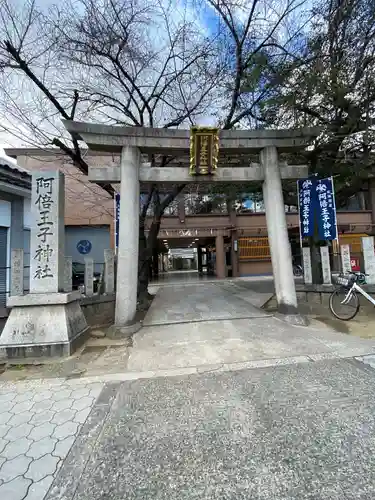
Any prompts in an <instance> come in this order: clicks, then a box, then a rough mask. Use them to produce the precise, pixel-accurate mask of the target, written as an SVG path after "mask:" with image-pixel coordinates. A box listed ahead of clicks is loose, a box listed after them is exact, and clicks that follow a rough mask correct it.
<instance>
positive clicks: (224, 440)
mask: <svg viewBox="0 0 375 500" xmlns="http://www.w3.org/2000/svg"><path fill="white" fill-rule="evenodd" d="M374 393H375V371H374V370H373V369H372V368H370V367H369V366H368V365H365V364H363V363H359V362H357V361H355V360H336V361H320V362H307V363H301V364H297V365H288V366H274V367H269V368H264V369H253V370H242V371H236V372H223V373H209V374H203V375H192V376H187V377H173V378H153V379H143V380H136V381H133V382H129V381H128V382H124V383H118V384H114V383H113V384H108V385H107V386H106V387H105V389H104V390H103V392H102V394H101V396H100V398H99V400H98V402H97V404H96V405H95V406H94V408H93V410H92V412H91V414H90V417H89V419H88V420H87V421H86V423H85V424H84V426H83V427H82V429H81V431H80V433H79V434H78V436H77V439H76V441H75V443H74V445H73V447H72V449H71V450H70V452H69V454H68V456H67V458H66V460H65V461H64V463H63V465H62V467H61V469H60V470H59V472H58V474H57V476H56V478H55V479H54V481H53V483H52V485H51V488H50V490H49V493H48V495H47V497H46V500H104V499H108V500H109V499H110V500H123V499H125V498H126V500H155V499H158V500H166V499H168V500H198V499H199V500H223V499H225V500H239V499H244V500H245V499H246V500H248V499H254V500H373V499H374V498H375V440H374V435H375V401H374V397H373V395H374ZM26 456H27V454H26ZM51 456H52V457H53V456H54V455H53V454H52V455H51ZM23 468H25V466H24V467H23ZM24 476H25V477H26V476H27V472H25V473H24ZM19 480H20V481H22V479H21V478H20V479H19ZM5 498H7V499H8V497H5Z"/></svg>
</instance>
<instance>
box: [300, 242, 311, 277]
mask: <svg viewBox="0 0 375 500" xmlns="http://www.w3.org/2000/svg"><path fill="white" fill-rule="evenodd" d="M302 262H303V277H304V280H305V283H306V285H311V284H312V282H313V279H312V267H311V250H310V247H302Z"/></svg>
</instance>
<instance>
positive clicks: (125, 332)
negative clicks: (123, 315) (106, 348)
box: [107, 321, 142, 339]
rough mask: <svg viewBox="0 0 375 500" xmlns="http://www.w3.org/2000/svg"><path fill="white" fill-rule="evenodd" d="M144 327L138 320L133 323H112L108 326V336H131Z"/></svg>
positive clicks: (118, 337)
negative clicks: (124, 324)
mask: <svg viewBox="0 0 375 500" xmlns="http://www.w3.org/2000/svg"><path fill="white" fill-rule="evenodd" d="M141 328H142V323H141V322H140V321H137V322H136V323H132V324H131V325H126V326H120V325H112V326H110V327H109V328H108V331H107V337H109V338H111V339H115V338H116V339H120V338H130V337H131V336H132V335H134V333H137V332H138V331H139V330H140V329H141Z"/></svg>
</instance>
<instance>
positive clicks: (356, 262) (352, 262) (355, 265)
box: [350, 257, 361, 271]
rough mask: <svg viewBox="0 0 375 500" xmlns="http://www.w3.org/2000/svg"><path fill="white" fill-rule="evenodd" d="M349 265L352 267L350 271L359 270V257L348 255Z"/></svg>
mask: <svg viewBox="0 0 375 500" xmlns="http://www.w3.org/2000/svg"><path fill="white" fill-rule="evenodd" d="M350 265H351V267H352V271H360V270H361V267H360V265H359V257H350Z"/></svg>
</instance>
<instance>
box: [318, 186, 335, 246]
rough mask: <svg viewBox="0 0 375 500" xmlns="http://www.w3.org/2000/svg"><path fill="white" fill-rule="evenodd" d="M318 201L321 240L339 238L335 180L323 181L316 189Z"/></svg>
mask: <svg viewBox="0 0 375 500" xmlns="http://www.w3.org/2000/svg"><path fill="white" fill-rule="evenodd" d="M315 191H316V195H317V200H318V228H319V238H320V239H321V240H335V239H336V238H337V220H336V205H335V195H334V189H333V179H332V177H328V178H327V179H321V180H319V181H317V184H316V187H315Z"/></svg>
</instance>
